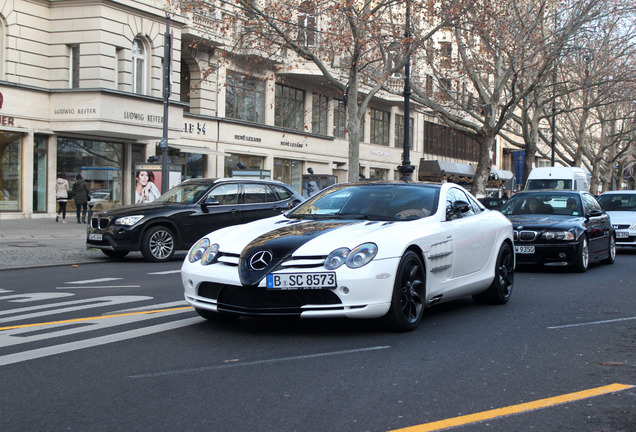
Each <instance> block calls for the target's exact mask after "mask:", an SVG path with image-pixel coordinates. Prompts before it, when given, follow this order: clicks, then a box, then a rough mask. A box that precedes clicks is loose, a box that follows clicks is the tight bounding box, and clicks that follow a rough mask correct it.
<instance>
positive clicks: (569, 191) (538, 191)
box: [513, 189, 585, 196]
mask: <svg viewBox="0 0 636 432" xmlns="http://www.w3.org/2000/svg"><path fill="white" fill-rule="evenodd" d="M583 192H585V191H580V190H573V189H532V190H521V191H519V192H515V194H514V195H513V196H517V195H536V194H545V193H558V194H564V195H581V194H582V193H583Z"/></svg>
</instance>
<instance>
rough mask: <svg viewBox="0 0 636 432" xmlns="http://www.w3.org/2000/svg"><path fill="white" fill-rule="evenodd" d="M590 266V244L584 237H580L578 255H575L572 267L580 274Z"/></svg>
mask: <svg viewBox="0 0 636 432" xmlns="http://www.w3.org/2000/svg"><path fill="white" fill-rule="evenodd" d="M589 264H590V243H589V242H588V240H587V237H586V236H585V235H582V236H581V240H580V241H579V248H578V253H577V254H576V261H575V263H574V267H575V268H576V270H577V271H578V272H580V273H585V272H586V271H587V266H588V265H589Z"/></svg>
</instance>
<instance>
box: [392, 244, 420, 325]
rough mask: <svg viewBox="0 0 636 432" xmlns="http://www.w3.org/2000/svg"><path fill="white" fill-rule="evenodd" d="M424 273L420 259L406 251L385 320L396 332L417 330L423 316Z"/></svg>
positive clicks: (413, 253) (399, 267) (411, 252)
mask: <svg viewBox="0 0 636 432" xmlns="http://www.w3.org/2000/svg"><path fill="white" fill-rule="evenodd" d="M425 281H426V273H425V270H424V264H422V259H421V258H420V257H419V255H418V254H416V253H415V252H413V251H407V252H406V253H405V254H404V256H403V257H402V260H401V261H400V264H399V265H398V270H397V273H396V277H395V282H394V284H393V294H392V296H391V307H390V309H389V312H387V314H386V316H385V319H386V321H387V323H388V325H389V326H390V327H391V328H392V329H394V330H397V331H402V332H406V331H411V330H414V329H415V328H417V326H418V325H419V323H420V321H422V316H423V315H424V295H425Z"/></svg>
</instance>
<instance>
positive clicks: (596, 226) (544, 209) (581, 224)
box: [501, 190, 616, 272]
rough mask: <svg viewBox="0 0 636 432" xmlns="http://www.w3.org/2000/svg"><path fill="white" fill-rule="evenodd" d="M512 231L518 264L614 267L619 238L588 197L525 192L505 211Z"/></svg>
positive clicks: (581, 193) (582, 268) (576, 193)
mask: <svg viewBox="0 0 636 432" xmlns="http://www.w3.org/2000/svg"><path fill="white" fill-rule="evenodd" d="M501 212H502V213H503V214H504V215H505V216H507V217H508V218H510V221H511V222H512V227H513V229H514V240H515V253H516V257H517V264H531V265H542V264H545V265H570V266H572V267H574V268H575V269H576V270H578V271H580V272H585V271H586V270H587V268H588V265H589V263H590V262H593V261H603V262H605V263H608V264H613V263H614V259H615V257H616V238H615V233H614V228H613V227H612V224H611V223H610V217H609V215H608V214H607V213H606V212H605V211H603V208H602V207H601V205H600V204H599V203H598V202H597V201H596V199H595V198H594V197H593V196H592V195H591V194H590V193H588V192H584V191H574V190H570V191H564V190H560V191H557V190H539V191H521V192H518V193H516V194H515V195H514V196H513V197H512V198H510V200H508V202H506V204H504V205H503V207H502V208H501Z"/></svg>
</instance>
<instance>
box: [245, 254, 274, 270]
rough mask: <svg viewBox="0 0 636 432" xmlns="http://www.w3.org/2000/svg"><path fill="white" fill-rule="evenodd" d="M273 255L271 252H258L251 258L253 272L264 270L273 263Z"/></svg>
mask: <svg viewBox="0 0 636 432" xmlns="http://www.w3.org/2000/svg"><path fill="white" fill-rule="evenodd" d="M272 258H273V256H272V253H271V252H270V251H258V252H256V253H255V254H254V255H252V258H250V268H251V269H252V270H256V271H259V270H264V269H266V268H267V266H268V265H269V264H270V263H271V262H272Z"/></svg>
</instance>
